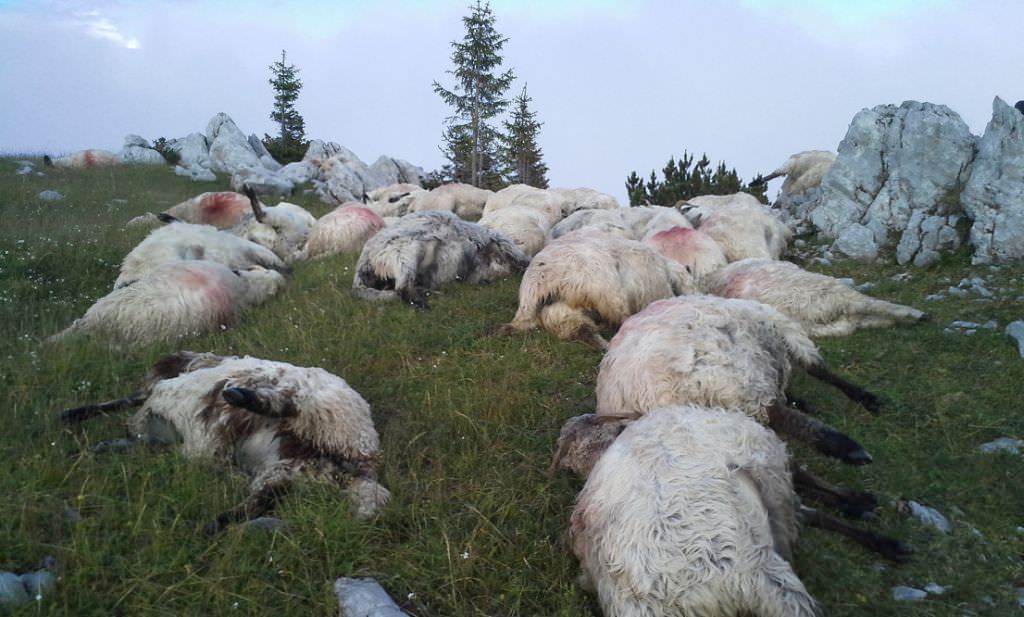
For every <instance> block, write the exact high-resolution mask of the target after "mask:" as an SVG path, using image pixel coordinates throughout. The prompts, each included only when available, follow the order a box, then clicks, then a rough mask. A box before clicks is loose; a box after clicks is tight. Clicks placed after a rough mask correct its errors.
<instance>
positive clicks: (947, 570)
mask: <svg viewBox="0 0 1024 617" xmlns="http://www.w3.org/2000/svg"><path fill="white" fill-rule="evenodd" d="M17 168H18V165H17V164H16V163H15V159H14V158H6V159H0V340H3V341H4V343H3V348H2V352H0V379H2V386H3V394H4V401H5V402H6V404H5V405H4V408H3V411H2V413H0V436H2V437H0V461H2V462H3V464H4V467H5V473H3V474H0V492H2V494H4V495H5V496H6V498H5V499H3V500H2V501H0V570H9V571H14V572H19V573H20V572H25V571H27V570H32V569H35V567H36V566H37V564H38V563H39V561H40V560H41V559H43V558H44V557H45V556H47V555H53V556H54V557H55V558H56V560H57V564H58V566H57V568H58V574H59V582H58V585H57V588H56V591H55V592H54V593H53V594H52V595H50V596H48V597H45V598H43V599H42V600H40V601H37V602H33V603H30V604H27V605H21V606H18V607H13V608H10V610H9V613H10V614H12V615H69V616H71V615H74V616H82V615H104V616H108V615H130V616H135V617H141V616H151V615H166V616H171V615H175V616H177V615H235V614H237V615H274V616H285V615H303V616H307V615H336V614H337V605H336V600H335V598H334V596H333V593H332V583H333V581H334V579H336V578H337V577H340V576H360V577H362V576H371V577H375V578H376V579H378V581H380V583H381V584H382V585H384V587H385V588H386V589H387V590H388V592H389V593H390V594H391V595H392V597H393V598H395V600H396V601H397V602H398V603H399V604H400V605H401V606H402V607H403V609H404V610H406V611H407V612H408V613H410V614H411V615H416V616H427V615H431V616H433V615H437V616H471V615H480V616H484V615H487V616H494V617H498V616H512V615H521V616H573V615H583V616H585V615H595V614H597V613H596V610H595V608H594V606H595V603H594V602H593V600H591V599H590V598H589V597H588V596H587V595H586V594H584V593H583V592H581V591H580V590H579V588H578V587H577V586H576V584H575V576H576V573H577V565H576V563H575V559H574V557H573V556H572V554H571V552H570V551H569V548H568V544H567V541H566V529H567V524H568V517H569V513H570V510H571V507H572V503H573V499H574V496H575V494H576V492H577V490H578V489H579V487H580V486H581V483H580V481H578V480H576V479H574V478H570V477H567V476H551V475H549V472H548V465H549V462H550V459H551V455H552V453H553V450H554V444H555V439H556V437H557V435H558V430H559V427H560V426H561V424H562V422H563V421H564V420H565V419H566V418H568V417H570V416H572V415H576V414H578V413H582V412H584V411H587V406H588V404H590V403H589V402H588V401H589V397H591V396H592V393H593V385H594V379H595V375H596V370H597V365H598V362H599V361H600V354H599V352H596V351H593V350H591V349H588V348H585V347H583V346H581V345H579V344H575V343H565V342H561V341H558V340H556V339H554V338H553V337H552V336H550V335H547V334H545V333H541V332H535V333H531V334H529V335H527V336H523V337H519V338H491V337H486V336H484V332H485V330H486V329H487V327H488V326H491V325H493V324H497V323H502V322H506V321H508V320H509V319H510V318H511V317H512V314H513V313H514V311H515V306H516V294H517V289H518V281H517V280H507V281H502V282H498V283H496V284H494V285H491V286H487V287H475V286H453V287H449V288H446V289H445V290H444V293H443V294H442V295H440V296H437V297H435V298H433V299H432V310H430V311H427V312H417V311H415V310H413V309H411V308H409V307H406V306H402V305H399V304H373V303H368V302H365V301H360V300H357V299H355V298H353V297H352V296H351V294H350V292H349V290H350V287H351V281H352V270H353V265H354V261H355V259H354V258H333V259H328V260H324V261H320V262H316V263H303V264H298V265H297V267H296V268H295V276H294V278H293V279H292V280H291V281H290V283H289V287H288V289H287V290H286V292H285V293H284V294H282V295H280V296H278V297H277V298H275V299H273V300H271V301H270V302H269V303H268V304H266V305H264V306H262V307H258V308H257V309H255V310H253V311H251V312H250V313H249V314H248V315H247V316H246V319H245V320H244V321H243V323H242V324H241V325H240V327H238V328H236V329H233V330H230V331H227V332H222V333H219V334H216V335H212V336H207V337H203V338H194V339H187V340H184V341H182V342H181V343H180V344H177V345H174V346H167V345H157V346H153V347H150V348H144V349H140V350H134V351H129V352H124V351H113V350H110V349H107V348H106V347H104V346H102V345H101V344H99V343H96V342H89V341H73V342H68V343H61V344H55V345H45V344H43V342H42V341H43V339H44V338H45V337H46V336H48V335H50V334H53V333H54V332H57V331H58V330H60V329H62V328H64V327H65V326H67V325H68V324H69V323H70V322H71V321H72V320H73V319H74V318H76V317H79V316H80V315H81V314H82V313H83V312H84V311H85V310H86V309H87V308H88V307H89V306H90V305H91V303H92V302H93V301H94V300H95V299H97V298H98V297H100V296H102V295H104V294H105V293H107V292H108V291H109V289H110V288H111V286H112V284H113V281H114V279H115V278H116V275H117V269H118V264H119V263H120V260H121V258H122V257H123V256H124V255H125V254H126V253H127V252H128V251H129V250H130V249H131V248H132V247H133V246H134V245H135V244H136V243H137V242H138V241H139V240H140V239H141V238H142V237H143V236H144V234H145V231H142V230H135V231H125V230H124V229H123V224H124V222H125V221H127V220H128V219H129V218H131V217H133V216H135V215H138V214H141V213H143V212H148V211H158V210H163V209H165V208H167V207H168V206H170V205H173V204H174V203H177V202H179V201H181V200H183V199H186V198H188V197H191V196H193V195H195V194H197V193H199V192H202V191H205V190H222V189H226V182H225V183H223V184H218V185H212V184H193V183H192V182H190V181H189V180H187V179H184V178H178V177H175V176H173V175H172V174H171V173H170V171H169V170H168V169H167V168H163V167H160V168H141V167H136V168H122V169H114V170H93V171H85V172H71V171H66V172H60V171H55V170H46V173H47V175H46V176H45V177H37V176H17V175H15V173H14V171H15V170H16V169H17ZM44 189H54V190H57V191H60V192H61V193H63V194H64V195H65V198H64V199H63V200H61V201H57V202H43V201H40V200H39V199H37V198H36V194H37V193H38V192H39V191H41V190H44ZM291 201H294V202H296V203H299V204H301V205H303V206H306V207H308V208H309V209H310V210H311V211H312V212H313V213H314V214H316V215H321V214H323V213H324V212H326V211H327V210H328V208H327V207H326V206H324V205H323V204H320V203H318V202H317V200H316V199H315V197H313V196H311V195H300V196H296V197H295V198H293V199H292V200H291ZM1022 233H1024V230H1022ZM815 269H818V270H821V271H824V272H826V273H828V274H832V275H835V276H852V277H854V278H855V279H856V280H857V281H858V282H861V281H874V282H876V283H877V287H875V288H874V289H873V290H871V291H870V292H869V293H871V294H872V295H875V296H878V297H882V298H886V299H889V300H894V301H897V302H902V303H906V304H911V305H914V306H916V307H918V308H921V309H923V310H926V311H928V312H929V313H931V314H932V316H933V320H932V321H931V322H929V323H924V324H920V325H914V326H908V327H902V328H897V329H889V330H874V331H865V332H861V333H858V334H857V335H855V336H851V337H847V338H839V339H823V340H820V341H819V343H820V345H821V347H822V350H823V352H824V354H825V356H826V359H827V360H828V361H829V362H830V364H831V365H832V367H833V368H834V369H836V370H837V371H838V372H840V373H841V374H843V375H845V376H847V377H848V378H850V379H852V380H854V381H857V382H859V383H861V384H863V385H865V386H866V387H868V388H869V389H872V390H873V391H875V392H877V393H879V394H881V395H882V396H883V397H884V399H885V401H886V406H885V409H884V411H883V413H882V414H881V415H879V416H877V417H875V416H871V415H870V414H868V413H867V412H865V411H864V410H863V409H860V408H858V407H856V406H855V405H853V404H852V403H850V402H848V401H847V400H846V399H845V398H843V397H842V395H841V394H839V393H838V392H837V391H835V390H831V389H828V388H827V387H823V386H821V385H819V384H817V383H815V382H813V380H810V379H808V378H806V377H804V376H800V377H798V378H797V379H796V381H795V383H794V384H793V387H792V391H793V392H794V393H796V394H798V395H800V396H801V397H803V398H806V399H809V400H811V401H813V402H814V403H816V404H817V405H818V407H820V408H821V409H822V411H823V417H824V419H825V420H826V421H828V422H830V423H832V424H833V425H836V426H838V427H840V428H842V429H844V430H846V431H847V432H849V433H850V434H852V435H853V436H854V437H855V438H856V439H858V440H859V441H860V442H861V443H862V444H864V445H865V446H866V447H867V448H868V450H869V451H871V453H872V454H873V455H874V458H875V462H874V464H872V465H869V466H866V467H856V468H853V467H845V466H843V465H841V464H839V463H834V462H832V461H828V460H825V459H823V458H822V457H820V456H817V455H815V454H812V453H809V452H808V451H806V450H805V449H803V448H801V447H796V446H794V447H793V448H792V450H793V452H794V455H795V456H796V457H798V458H799V459H800V460H802V461H806V462H807V463H808V464H809V466H810V467H811V468H812V469H813V470H814V471H816V472H818V473H820V474H822V475H824V476H825V477H827V478H829V479H832V480H835V481H839V482H843V483H847V484H850V485H853V486H857V487H860V488H863V489H867V490H871V491H874V492H875V493H876V494H877V495H878V496H879V497H880V502H881V504H882V505H881V508H880V510H879V514H880V516H879V520H877V521H874V522H871V523H865V524H867V525H870V526H871V527H872V528H875V529H877V530H878V531H881V532H883V533H886V534H889V535H894V536H898V537H900V538H903V539H905V540H906V541H908V542H909V543H910V544H911V545H912V546H913V548H914V550H915V555H914V557H913V559H912V560H911V561H910V563H907V564H905V565H894V564H891V563H888V562H885V561H884V560H882V559H881V558H879V557H877V556H876V555H873V554H869V553H867V552H865V551H864V550H862V549H861V548H860V547H858V546H855V545H852V544H850V543H848V542H847V541H845V540H843V539H840V538H838V537H836V536H833V535H829V534H827V533H825V532H821V531H818V530H814V529H810V530H805V531H804V533H803V535H802V536H801V540H800V543H799V545H798V547H797V555H796V564H795V565H796V569H797V572H798V573H799V574H800V576H801V578H802V579H803V580H804V582H805V583H806V585H807V587H808V588H809V590H810V591H811V593H812V594H814V596H815V597H817V598H818V600H819V601H820V602H821V603H822V605H823V606H824V608H825V611H826V613H827V614H828V615H832V616H836V617H839V616H853V615H879V616H881V615H892V616H896V615H899V616H900V617H904V616H924V615H928V616H932V615H935V616H947V615H948V616H950V617H960V616H963V615H1019V614H1021V613H1020V611H1021V608H1020V606H1019V605H1018V599H1017V593H1018V592H1017V591H1016V588H1018V587H1024V529H1022V527H1024V480H1022V477H1024V465H1022V462H1021V457H1020V456H1011V455H1009V454H985V453H982V452H980V451H979V449H978V446H979V445H980V444H982V443H985V442H987V441H990V440H992V439H994V438H997V437H1003V436H1008V437H1016V438H1020V437H1024V410H1022V403H1021V401H1022V396H1021V395H1022V393H1024V360H1022V359H1021V358H1020V357H1018V355H1017V350H1016V348H1015V346H1014V345H1013V343H1012V342H1011V341H1010V340H1009V339H1008V338H1007V337H1005V336H1004V335H1003V334H1002V329H1003V328H1004V327H1005V325H1006V323H1008V322H1009V321H1012V320H1015V319H1024V303H1022V302H1020V301H1018V300H1017V298H1019V297H1021V296H1024V268H1022V267H1020V266H1016V267H1003V268H1001V269H998V271H994V270H991V269H989V268H988V267H971V266H970V265H969V258H968V255H967V253H966V252H964V253H960V254H957V255H953V256H950V257H947V258H946V259H945V260H944V262H943V263H942V264H940V265H939V266H938V267H936V268H933V269H930V270H926V271H918V270H913V271H912V274H913V276H912V277H911V278H910V279H909V280H906V281H902V282H897V281H895V280H893V279H892V276H893V275H895V274H897V273H899V272H902V271H903V270H904V269H903V268H899V267H896V266H890V265H876V266H864V265H861V264H854V263H847V262H836V263H835V264H834V265H832V266H829V267H825V268H822V267H820V266H816V267H815ZM971 276H984V277H986V280H987V281H988V283H987V285H988V287H989V288H990V289H993V290H998V289H1004V291H997V298H996V299H995V300H991V301H978V300H977V299H975V298H973V297H970V298H949V299H945V300H940V301H929V302H926V301H925V296H927V295H928V294H931V293H935V292H937V291H940V290H943V289H946V288H947V287H949V286H951V285H953V286H955V285H956V284H957V283H958V282H959V281H960V279H962V278H964V277H971ZM990 319H994V320H996V321H997V322H998V323H999V329H998V330H996V331H990V330H979V331H978V332H977V333H975V334H974V335H973V336H966V335H964V334H951V333H945V332H943V327H944V326H945V325H947V324H949V323H950V322H951V321H953V320H969V321H975V322H979V323H982V322H985V321H988V320H990ZM177 349H191V350H195V351H213V352H216V353H221V354H250V355H253V356H257V357H264V358H269V359H275V360H284V361H288V362H292V363H296V364H301V365H311V366H321V367H324V368H325V369H327V370H330V371H332V372H334V373H336V374H338V375H340V376H342V377H343V378H345V379H346V380H347V381H348V382H349V383H350V384H351V385H352V386H353V387H354V388H356V390H358V391H359V392H360V393H361V394H362V395H363V396H364V397H365V398H366V399H367V400H368V401H369V402H370V404H371V405H372V407H373V411H374V418H375V421H376V425H377V428H378V431H379V432H380V434H381V439H382V444H383V462H382V467H381V476H382V477H381V482H382V484H384V485H385V486H387V487H388V488H389V489H390V490H391V492H392V494H393V501H392V503H391V504H390V505H389V506H388V507H386V508H385V509H384V510H383V511H382V513H381V514H380V515H379V516H378V517H377V518H376V519H374V520H370V521H366V522H359V521H355V520H353V519H352V518H351V517H350V516H349V514H348V512H347V509H346V504H345V503H344V502H343V501H342V500H341V499H340V498H339V497H338V496H337V495H334V494H331V492H330V491H329V489H328V488H327V487H322V486H315V485H314V486H305V487H302V488H300V489H299V490H297V491H295V492H294V493H292V494H291V495H290V496H289V497H287V498H286V499H285V501H284V503H283V505H282V506H281V507H280V508H279V509H278V511H277V513H276V514H277V515H278V516H280V517H281V518H283V519H285V520H286V521H287V524H286V526H285V527H283V528H282V529H280V530H279V531H275V532H264V531H259V530H253V529H248V530H245V529H242V528H239V527H235V528H232V529H230V530H229V531H227V532H226V533H224V534H222V535H220V536H218V537H216V538H213V539H209V538H207V537H205V536H204V535H203V533H202V526H203V524H204V523H206V522H207V521H208V520H210V519H211V518H212V517H213V516H215V515H216V514H217V513H218V512H220V511H222V510H224V509H225V508H227V507H229V506H231V505H234V504H235V503H237V502H238V501H239V500H240V499H241V497H242V496H243V495H244V493H245V486H246V485H245V481H244V479H243V478H242V477H241V476H238V475H234V474H232V473H230V472H228V471H227V470H225V469H223V468H221V467H218V466H215V465H212V464H204V463H202V462H191V461H186V460H184V459H183V458H182V457H181V456H180V455H179V454H178V453H176V452H174V451H173V450H149V451H146V450H137V451H134V452H127V453H109V454H102V455H100V454H85V455H82V456H79V457H74V456H71V455H70V454H71V453H73V452H75V451H78V450H83V449H88V448H89V446H90V444H92V443H95V442H97V441H99V440H102V439H107V438H112V437H119V436H121V435H122V434H123V418H118V417H109V418H101V419H98V420H95V421H93V422H91V423H88V424H85V425H82V426H81V427H74V428H70V429H69V428H65V427H63V426H62V425H61V424H60V422H59V413H60V411H61V410H63V409H65V408H67V407H72V406H75V405H79V404H84V403H88V402H96V401H99V400H107V399H110V398H114V397H116V396H121V395H124V394H127V393H128V392H130V391H131V390H132V389H133V388H134V387H135V386H136V384H137V382H138V380H139V378H140V376H141V375H142V373H143V372H144V370H145V369H146V368H147V366H148V365H149V364H150V363H151V362H152V361H153V360H154V359H156V358H157V357H159V356H160V355H162V354H164V353H166V352H169V351H174V350H177ZM911 499H912V500H915V501H918V502H920V503H923V504H925V505H928V506H931V507H934V508H936V509H938V510H939V511H940V512H942V513H943V514H945V515H946V517H947V518H948V519H949V520H950V522H951V523H952V530H951V532H950V533H949V534H948V535H944V534H941V533H939V532H938V531H936V530H934V529H933V528H930V527H927V526H925V525H924V524H922V523H921V522H920V521H918V520H917V519H915V518H913V517H911V516H910V515H909V514H907V513H905V512H904V511H902V510H901V508H899V507H898V504H899V502H901V501H903V500H911ZM67 508H72V509H74V510H75V511H77V512H78V513H80V514H81V520H80V521H78V522H73V521H72V520H70V519H69V517H68V516H67V515H66V513H65V512H66V509H67ZM932 582H934V583H938V584H940V585H942V586H944V587H946V591H945V593H943V594H941V595H930V596H929V597H928V598H926V599H924V600H920V601H916V602H896V601H894V600H893V599H892V594H891V588H892V587H893V586H896V585H909V586H915V587H921V586H924V585H926V584H928V583H932ZM3 610H4V609H0V612H3Z"/></svg>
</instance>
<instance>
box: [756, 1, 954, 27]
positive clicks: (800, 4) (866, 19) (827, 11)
mask: <svg viewBox="0 0 1024 617" xmlns="http://www.w3.org/2000/svg"><path fill="white" fill-rule="evenodd" d="M954 3H955V2H954V0H856V1H850V0H740V4H741V5H742V6H745V7H747V8H750V9H754V10H758V11H762V12H781V13H784V14H787V15H790V16H791V17H793V18H795V19H797V20H798V21H799V20H802V19H807V18H810V19H812V20H813V19H815V18H818V17H826V18H828V19H830V20H831V21H833V22H834V23H836V24H838V25H842V26H863V25H868V24H869V23H871V22H874V21H876V20H879V19H884V18H888V17H897V16H906V15H911V14H916V13H930V12H933V11H935V10H940V9H948V8H950V7H951V6H953V5H954Z"/></svg>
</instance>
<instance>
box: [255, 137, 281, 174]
mask: <svg viewBox="0 0 1024 617" xmlns="http://www.w3.org/2000/svg"><path fill="white" fill-rule="evenodd" d="M248 141H249V147H250V148H252V151H253V152H255V153H256V156H258V157H259V159H260V162H261V163H263V166H264V167H266V168H267V169H269V170H270V171H279V170H280V169H281V164H280V163H278V162H277V161H276V160H274V157H273V156H271V155H270V152H268V151H267V147H266V146H264V145H263V141H262V140H261V139H260V138H259V137H257V136H256V134H255V133H254V134H252V135H249V140H248Z"/></svg>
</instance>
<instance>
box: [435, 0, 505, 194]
mask: <svg viewBox="0 0 1024 617" xmlns="http://www.w3.org/2000/svg"><path fill="white" fill-rule="evenodd" d="M470 10H471V12H470V14H469V15H468V16H467V17H463V18H462V23H463V24H464V25H465V27H466V35H465V37H463V39H462V42H457V41H452V47H453V48H454V51H452V56H451V59H452V63H453V64H454V65H455V68H454V69H453V70H449V71H447V72H448V73H449V74H451V75H454V76H455V82H456V83H455V87H454V88H453V89H451V90H449V89H447V88H445V87H444V86H442V85H441V84H439V83H438V82H436V81H435V82H434V92H437V93H438V94H439V95H440V96H441V98H442V99H443V100H444V102H445V103H447V104H448V105H450V106H451V107H452V108H453V110H454V113H453V114H452V116H451V117H449V118H448V119H447V120H446V125H447V127H446V130H445V133H444V140H445V144H444V146H443V147H442V151H443V152H444V153H445V158H447V159H448V166H449V167H450V168H451V170H452V177H453V178H455V177H457V178H466V179H467V180H468V183H469V184H472V185H474V186H480V187H484V188H500V185H501V183H502V178H501V173H500V169H499V168H498V163H499V160H500V155H499V152H498V146H499V144H500V135H499V133H498V131H497V130H496V129H495V128H494V127H493V126H492V125H491V124H490V120H491V119H492V118H494V117H495V116H497V115H498V114H500V113H501V112H502V111H504V110H505V108H506V107H508V105H509V101H508V100H507V99H505V98H504V97H505V92H506V91H507V90H508V88H509V86H510V85H511V84H512V80H513V79H514V75H513V73H512V70H511V69H509V70H507V71H505V72H503V73H500V74H495V71H497V70H498V68H499V67H500V66H501V61H502V57H501V55H500V52H501V48H502V46H504V44H505V42H506V41H507V40H508V39H506V38H504V37H502V36H501V35H500V34H498V32H497V31H496V30H495V29H494V14H493V13H491V7H490V4H489V3H486V2H485V3H483V4H481V3H480V0H477V2H476V4H475V5H474V6H472V7H470ZM466 137H468V142H467V140H466ZM453 138H454V139H453ZM467 163H468V170H466V169H464V167H465V166H466V165H467ZM467 171H468V173H467Z"/></svg>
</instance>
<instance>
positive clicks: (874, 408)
mask: <svg viewBox="0 0 1024 617" xmlns="http://www.w3.org/2000/svg"><path fill="white" fill-rule="evenodd" d="M855 400H856V401H857V403H859V404H860V406H861V407H863V408H864V409H867V410H868V411H870V412H871V413H879V412H881V411H882V399H880V398H878V397H877V396H875V395H874V394H871V393H870V392H867V391H864V392H861V393H860V394H859V395H857V398H856V399H855Z"/></svg>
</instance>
